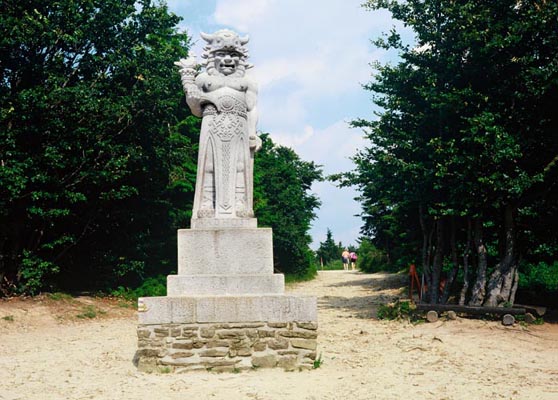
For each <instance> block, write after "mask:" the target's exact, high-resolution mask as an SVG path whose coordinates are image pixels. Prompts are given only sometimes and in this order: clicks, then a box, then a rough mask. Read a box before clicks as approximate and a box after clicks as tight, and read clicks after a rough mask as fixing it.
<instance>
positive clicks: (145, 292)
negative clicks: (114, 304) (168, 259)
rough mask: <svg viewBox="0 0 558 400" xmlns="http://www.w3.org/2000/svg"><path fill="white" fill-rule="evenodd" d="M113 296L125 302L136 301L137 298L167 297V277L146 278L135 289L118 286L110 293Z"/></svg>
mask: <svg viewBox="0 0 558 400" xmlns="http://www.w3.org/2000/svg"><path fill="white" fill-rule="evenodd" d="M111 294H112V295H113V296H117V297H123V298H125V299H127V300H134V301H135V300H137V299H138V297H153V296H166V295H167V277H166V276H164V275H157V276H156V277H153V278H147V279H146V280H145V281H144V282H143V283H142V284H141V285H140V286H138V287H137V288H135V289H130V288H126V287H123V286H120V287H119V288H118V289H116V290H113V291H112V292H111Z"/></svg>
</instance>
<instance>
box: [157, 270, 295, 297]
mask: <svg viewBox="0 0 558 400" xmlns="http://www.w3.org/2000/svg"><path fill="white" fill-rule="evenodd" d="M284 292H285V278H284V277H283V274H272V275H270V274H247V275H169V276H167V295H168V296H184V295H188V296H198V295H217V296H219V295H239V294H260V293H268V294H282V293H284Z"/></svg>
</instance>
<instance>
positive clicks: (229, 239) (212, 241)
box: [178, 228, 273, 275]
mask: <svg viewBox="0 0 558 400" xmlns="http://www.w3.org/2000/svg"><path fill="white" fill-rule="evenodd" d="M272 273H273V240H272V232H271V229H270V228H243V229H180V230H178V275H235V274H272Z"/></svg>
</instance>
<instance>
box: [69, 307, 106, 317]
mask: <svg viewBox="0 0 558 400" xmlns="http://www.w3.org/2000/svg"><path fill="white" fill-rule="evenodd" d="M99 314H106V312H105V311H102V310H99V309H97V308H96V307H95V306H92V305H87V306H84V307H83V309H82V312H81V313H79V314H77V315H76V317H77V318H80V319H93V318H97V316H98V315H99Z"/></svg>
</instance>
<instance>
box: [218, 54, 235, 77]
mask: <svg viewBox="0 0 558 400" xmlns="http://www.w3.org/2000/svg"><path fill="white" fill-rule="evenodd" d="M214 56H215V68H216V69H217V71H219V72H220V73H221V74H223V75H225V76H227V75H232V74H234V73H235V72H236V70H237V68H238V63H239V62H240V55H239V54H238V53H237V52H235V51H227V50H219V51H216V52H215V54H214Z"/></svg>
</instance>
